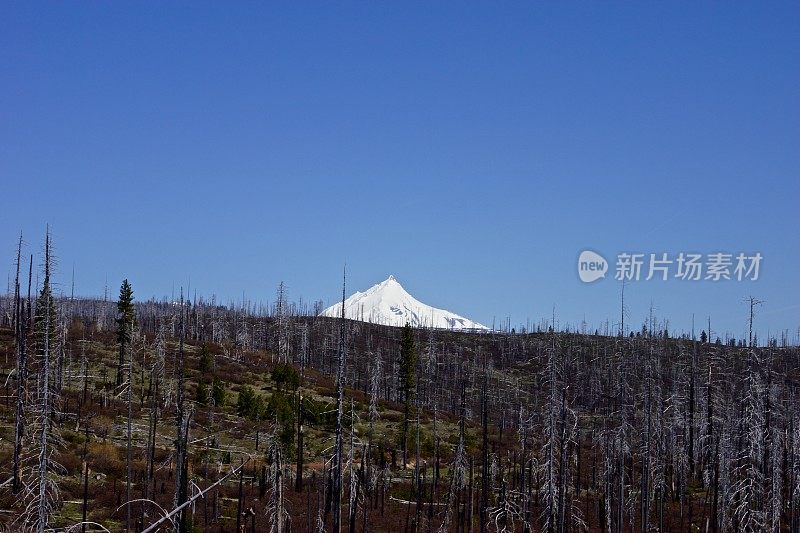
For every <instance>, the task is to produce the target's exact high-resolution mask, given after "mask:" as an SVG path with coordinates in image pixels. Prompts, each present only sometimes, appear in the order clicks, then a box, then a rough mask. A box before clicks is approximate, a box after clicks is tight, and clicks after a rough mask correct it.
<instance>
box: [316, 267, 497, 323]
mask: <svg viewBox="0 0 800 533" xmlns="http://www.w3.org/2000/svg"><path fill="white" fill-rule="evenodd" d="M344 312H345V317H346V318H349V319H352V320H361V321H363V322H372V323H374V324H383V325H386V326H400V327H402V326H404V325H405V324H406V322H408V323H409V324H411V325H412V326H414V327H425V328H430V327H433V328H440V329H474V330H488V329H489V328H487V327H486V326H484V325H482V324H478V323H477V322H473V321H472V320H469V319H468V318H464V317H463V316H459V315H457V314H455V313H451V312H450V311H445V310H444V309H437V308H435V307H431V306H430V305H426V304H424V303H422V302H420V301H419V300H417V299H416V298H414V297H413V296H411V295H410V294H409V293H408V292H406V290H405V289H404V288H403V286H402V285H400V283H398V281H397V280H396V279H394V276H389V278H388V279H387V280H385V281H382V282H380V283H378V284H377V285H374V286H372V287H370V288H369V289H367V290H366V291H365V292H356V293H355V294H353V295H352V296H351V297H350V298H348V299H346V300H345V301H344ZM322 316H331V317H340V316H342V304H341V302H340V303H338V304H336V305H332V306H331V307H329V308H327V309H325V310H324V311H323V312H322Z"/></svg>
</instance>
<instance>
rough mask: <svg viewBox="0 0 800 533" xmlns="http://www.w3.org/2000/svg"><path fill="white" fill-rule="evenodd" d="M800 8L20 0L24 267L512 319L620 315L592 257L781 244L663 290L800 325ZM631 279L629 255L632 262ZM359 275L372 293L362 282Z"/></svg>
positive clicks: (18, 165)
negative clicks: (755, 275) (363, 294)
mask: <svg viewBox="0 0 800 533" xmlns="http://www.w3.org/2000/svg"><path fill="white" fill-rule="evenodd" d="M798 170H800V4H798V3H797V2H787V3H776V2H769V3H764V2H758V3H757V2H736V3H729V2H725V3H720V2H715V3H711V2H702V3H697V2H691V3H676V2H669V3H666V2H662V3H645V2H636V3H634V2H615V3H609V2H596V3H565V2H552V3H540V4H533V3H510V2H509V3H501V4H498V3H488V2H486V3H477V2H470V3H449V2H433V3H430V2H427V3H417V4H414V3H410V2H402V3H396V2H393V3H390V2H362V3H350V2H336V3H330V2H326V3H304V2H284V3H281V4H277V3H276V4H267V3H228V2H212V3H202V2H186V3H177V2H169V3H166V2H159V3H155V2H151V3H143V2H133V3H125V2H84V3H75V2H57V3H30V2H3V3H2V4H0V183H1V184H2V189H0V190H2V200H1V201H0V251H2V250H5V253H0V258H1V257H5V260H0V267H5V268H3V269H2V270H0V272H2V271H3V270H5V271H7V272H11V271H12V269H13V260H14V249H15V244H16V239H17V236H18V234H19V231H22V232H23V233H24V236H25V240H26V241H27V242H28V243H29V246H28V250H29V251H34V252H37V253H38V252H39V250H40V246H41V242H42V240H43V234H44V228H45V224H46V223H49V224H50V225H51V228H52V232H53V235H54V241H55V245H56V251H57V254H58V258H59V265H58V270H57V274H58V281H59V282H60V284H61V287H62V288H65V289H66V288H68V285H69V278H70V275H71V271H72V268H73V267H74V268H75V279H76V290H77V292H78V293H79V294H83V295H101V294H102V292H103V287H104V284H105V280H106V279H108V283H109V285H110V286H111V287H112V290H113V291H114V292H116V291H117V288H118V286H119V283H120V281H121V279H122V278H123V277H128V278H129V279H130V280H131V282H132V284H133V287H134V291H135V293H136V296H137V298H139V299H145V298H148V297H150V296H156V297H162V296H165V295H166V296H169V295H170V294H171V292H172V290H173V287H178V286H180V285H186V284H188V282H189V279H191V285H192V287H193V288H196V289H197V290H198V291H199V292H200V293H202V294H205V295H211V294H216V295H217V296H218V298H221V299H222V300H223V301H230V300H241V298H242V294H243V293H244V294H245V295H246V297H247V298H248V299H252V300H261V301H269V300H272V299H273V298H274V294H275V287H276V285H277V284H278V282H279V281H281V280H283V281H284V282H285V283H286V284H287V286H288V290H289V296H290V298H292V299H294V300H296V299H299V298H300V297H302V298H303V299H304V300H307V301H308V300H315V299H323V300H325V301H326V303H330V302H333V301H334V300H335V299H336V298H337V297H338V294H339V291H340V290H341V287H340V283H341V270H342V265H343V264H344V263H345V262H346V263H347V268H348V286H349V289H348V293H350V292H352V290H356V289H360V290H364V289H365V288H367V287H369V286H370V285H372V284H374V283H376V282H379V281H381V280H382V279H384V278H386V277H388V275H389V274H394V275H395V277H397V278H398V280H399V281H400V282H401V283H403V285H404V286H405V287H406V289H407V290H408V291H409V292H411V293H412V294H413V295H415V296H416V297H417V298H418V299H420V300H422V301H424V302H426V303H430V304H432V305H435V306H438V307H444V308H447V309H451V310H453V311H455V312H458V313H460V314H463V315H465V316H468V317H470V318H472V319H474V320H477V321H480V322H483V323H486V324H491V323H492V322H493V320H497V321H498V322H499V321H501V320H504V319H505V318H506V317H509V316H510V317H511V321H512V324H519V323H525V322H526V320H527V319H530V320H531V321H538V320H539V319H541V318H542V317H549V316H550V314H551V312H552V307H553V305H555V306H556V314H557V319H558V321H559V323H561V324H566V323H571V324H573V325H575V324H577V323H579V322H580V321H581V320H583V319H584V317H585V319H586V321H587V322H588V323H589V324H590V325H591V327H596V326H597V325H599V324H600V323H601V322H603V321H605V320H606V319H610V320H611V322H612V323H613V322H617V321H618V320H619V318H618V316H619V288H620V287H619V283H618V282H615V281H614V280H613V279H612V276H609V278H607V279H605V280H601V281H598V282H597V283H595V284H592V285H585V284H583V283H581V282H580V281H579V279H578V276H577V271H576V262H577V257H578V254H579V253H580V251H582V250H583V249H586V248H590V249H593V250H596V251H598V252H600V253H602V254H603V255H605V256H606V257H607V258H609V257H611V258H613V256H615V255H616V254H617V253H618V252H621V251H638V252H644V253H651V252H652V253H660V252H670V253H677V252H680V251H687V252H688V251H696V252H702V253H710V252H716V251H728V252H732V253H735V252H757V251H758V252H761V253H762V254H763V256H764V261H763V264H762V269H761V279H760V280H759V281H757V282H733V281H731V282H720V283H712V282H695V283H690V282H685V281H674V280H673V281H669V282H662V281H649V282H644V281H642V282H638V283H632V284H630V285H629V286H628V287H627V289H626V300H627V304H628V318H627V319H626V320H627V321H628V322H629V323H631V324H633V326H634V327H635V328H637V329H638V328H639V327H641V323H642V321H643V320H644V319H645V317H646V316H647V313H648V308H649V307H650V305H651V303H652V305H653V306H654V308H655V312H656V315H657V316H658V317H660V318H665V317H666V318H669V320H670V328H671V329H675V330H677V331H680V330H688V329H689V328H690V327H691V316H692V314H693V313H694V314H695V316H696V319H697V321H698V327H697V329H698V331H699V329H701V328H700V324H699V323H700V322H704V321H705V320H706V317H707V316H708V315H711V317H712V329H713V330H714V331H715V332H718V333H720V334H722V333H724V332H726V331H728V332H731V333H733V334H734V335H736V336H741V335H742V334H743V332H744V331H745V329H746V325H747V319H746V317H747V308H746V306H745V305H744V303H743V302H742V299H743V297H744V296H746V295H750V294H752V295H754V296H757V297H759V298H761V299H762V300H764V301H765V304H764V305H763V306H762V307H761V308H760V312H759V315H758V317H757V324H756V325H757V326H758V328H759V331H761V332H762V335H765V334H766V332H767V330H769V331H771V332H773V333H774V332H775V331H781V330H789V332H790V336H794V335H796V332H797V328H798V326H800V290H798V274H799V273H800V270H799V269H798V265H799V264H800V246H798V244H800V243H799V242H798V240H799V239H798V235H799V234H800V232H799V231H798V230H800V210H798V199H799V198H800V180H799V179H798V178H799V176H798ZM612 268H613V267H612ZM350 289H352V290H350Z"/></svg>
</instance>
